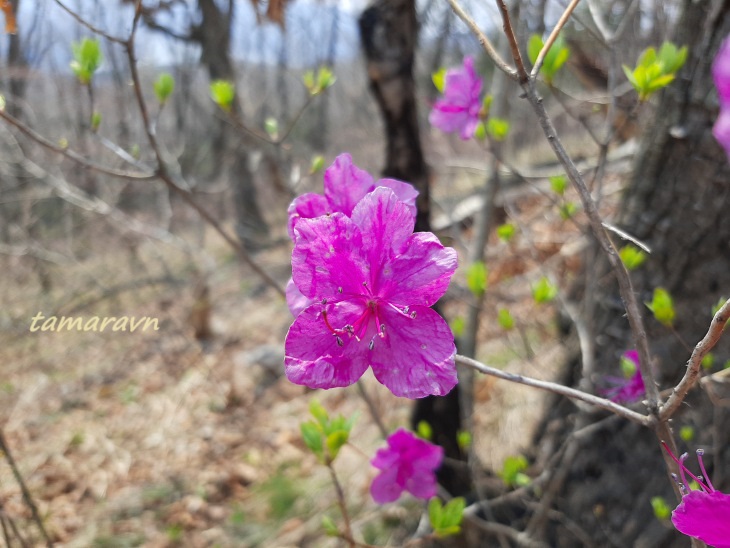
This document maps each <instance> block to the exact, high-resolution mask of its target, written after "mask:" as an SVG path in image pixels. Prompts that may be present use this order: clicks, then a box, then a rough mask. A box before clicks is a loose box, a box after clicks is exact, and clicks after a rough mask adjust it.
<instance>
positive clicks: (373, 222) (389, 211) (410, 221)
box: [352, 187, 424, 277]
mask: <svg viewBox="0 0 730 548" xmlns="http://www.w3.org/2000/svg"><path fill="white" fill-rule="evenodd" d="M352 221H353V222H354V223H355V224H356V225H357V226H358V227H359V228H360V231H361V232H362V242H363V250H364V251H366V252H367V254H368V255H367V256H368V262H369V263H370V265H371V267H373V268H374V270H376V272H373V273H372V276H371V277H374V276H375V274H376V273H377V270H379V269H380V268H385V267H386V262H387V261H388V260H389V258H390V257H391V256H392V255H393V251H399V250H400V249H401V248H402V247H403V244H404V243H405V242H406V240H407V239H408V238H409V237H410V236H411V234H413V227H414V225H415V222H416V218H415V216H414V215H413V214H412V213H411V211H410V210H409V209H408V207H407V206H406V205H405V204H404V203H403V202H401V201H400V200H399V199H398V197H397V196H396V195H395V193H394V192H393V191H392V190H390V189H389V188H385V187H378V188H376V189H375V190H374V191H373V192H371V193H370V194H368V195H367V196H365V197H364V198H363V199H362V200H360V202H359V203H358V204H357V206H356V207H355V209H354V210H353V212H352ZM421 261H424V258H423V257H422V258H421Z"/></svg>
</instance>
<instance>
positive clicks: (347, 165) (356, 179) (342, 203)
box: [324, 153, 374, 217]
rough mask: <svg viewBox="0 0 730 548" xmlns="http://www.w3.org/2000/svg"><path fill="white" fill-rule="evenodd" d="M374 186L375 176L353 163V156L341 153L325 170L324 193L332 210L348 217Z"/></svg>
mask: <svg viewBox="0 0 730 548" xmlns="http://www.w3.org/2000/svg"><path fill="white" fill-rule="evenodd" d="M373 187H374V184H373V177H372V176H371V175H370V174H369V173H368V172H367V171H365V170H363V169H360V168H359V167H357V166H356V165H355V164H353V163H352V156H350V155H349V154H346V153H345V154H340V155H339V156H338V157H337V158H335V161H334V162H333V163H332V165H331V166H330V167H328V168H327V169H326V170H325V172H324V195H325V196H326V198H327V202H328V203H329V206H330V210H331V211H339V212H341V213H344V214H345V215H347V216H348V217H349V216H350V215H352V210H353V208H354V207H355V205H356V204H357V203H358V202H359V201H360V200H361V199H362V197H363V196H365V194H367V193H368V192H370V191H371V190H372V189H373Z"/></svg>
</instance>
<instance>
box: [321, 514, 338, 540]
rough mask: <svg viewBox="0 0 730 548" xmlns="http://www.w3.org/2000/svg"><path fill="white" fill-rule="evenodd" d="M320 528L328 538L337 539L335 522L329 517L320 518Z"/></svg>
mask: <svg viewBox="0 0 730 548" xmlns="http://www.w3.org/2000/svg"><path fill="white" fill-rule="evenodd" d="M322 528H323V529H324V533H325V534H326V535H327V536H328V537H337V536H339V535H340V531H339V529H337V525H335V522H334V521H332V518H331V517H329V516H322Z"/></svg>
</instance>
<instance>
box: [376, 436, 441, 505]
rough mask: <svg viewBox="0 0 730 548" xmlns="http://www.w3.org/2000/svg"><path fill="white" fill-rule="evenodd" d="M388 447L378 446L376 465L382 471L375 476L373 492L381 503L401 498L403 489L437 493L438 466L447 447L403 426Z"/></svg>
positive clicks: (415, 493)
mask: <svg viewBox="0 0 730 548" xmlns="http://www.w3.org/2000/svg"><path fill="white" fill-rule="evenodd" d="M387 442H388V447H385V448H383V449H378V452H377V453H376V454H375V458H373V460H372V461H371V463H372V465H373V466H375V468H377V469H378V470H381V472H380V474H378V476H377V477H376V478H375V479H374V480H373V483H372V485H371V486H370V493H371V494H372V496H373V500H374V501H375V502H377V503H378V504H385V503H386V502H393V501H395V500H398V498H399V497H400V496H401V494H402V493H403V491H408V492H409V493H410V494H411V495H413V496H414V497H416V498H419V499H430V498H431V497H433V496H435V495H436V491H437V484H436V474H435V473H436V470H438V468H439V467H440V466H441V462H442V461H443V459H444V450H443V448H442V447H439V446H438V445H433V444H432V443H429V442H427V441H425V440H422V439H420V438H417V437H416V436H414V435H413V434H412V433H411V432H408V431H407V430H404V429H403V428H400V429H398V430H396V431H395V432H393V433H392V434H391V435H390V436H388V440H387Z"/></svg>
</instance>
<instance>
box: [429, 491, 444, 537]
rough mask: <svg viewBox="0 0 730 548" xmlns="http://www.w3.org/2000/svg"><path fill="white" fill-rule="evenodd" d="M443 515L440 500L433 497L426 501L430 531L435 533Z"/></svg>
mask: <svg viewBox="0 0 730 548" xmlns="http://www.w3.org/2000/svg"><path fill="white" fill-rule="evenodd" d="M442 514H443V505H442V504H441V499H439V498H438V497H433V498H432V499H431V500H429V501H428V521H429V522H430V523H431V529H433V530H434V531H436V530H437V529H438V528H439V526H440V525H441V516H442Z"/></svg>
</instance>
